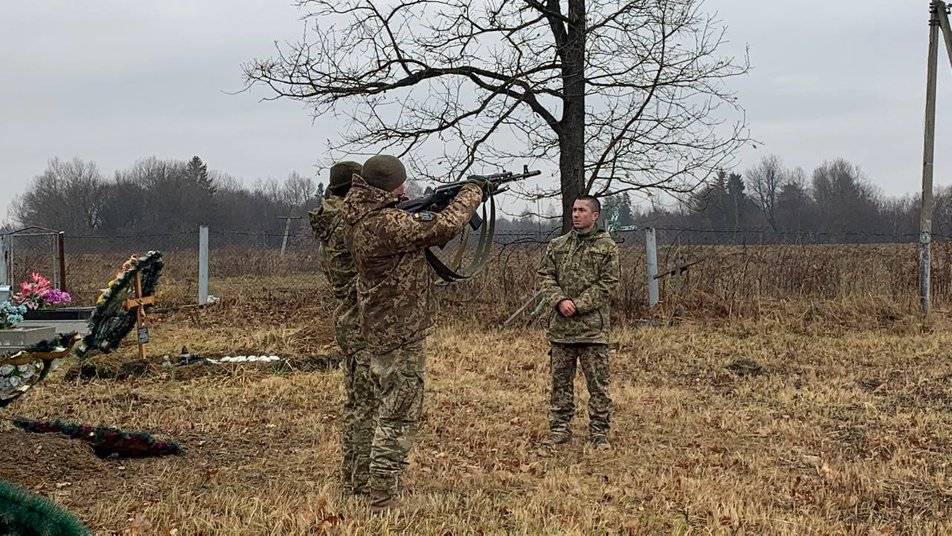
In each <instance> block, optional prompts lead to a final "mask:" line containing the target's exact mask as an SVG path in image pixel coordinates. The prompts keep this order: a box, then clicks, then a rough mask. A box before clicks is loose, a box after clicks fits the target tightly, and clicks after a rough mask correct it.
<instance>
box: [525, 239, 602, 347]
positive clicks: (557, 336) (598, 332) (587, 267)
mask: <svg viewBox="0 0 952 536" xmlns="http://www.w3.org/2000/svg"><path fill="white" fill-rule="evenodd" d="M538 276H539V290H540V291H541V294H540V297H541V299H542V303H543V304H544V307H546V308H547V309H548V310H549V311H550V314H551V317H550V321H549V330H548V338H549V340H550V341H552V342H556V343H562V344H573V343H589V344H595V343H600V344H607V343H608V328H609V302H610V299H611V295H612V293H613V292H614V291H615V288H616V287H617V285H618V245H617V244H615V241H614V240H612V237H611V236H610V235H609V234H608V232H606V231H604V230H602V229H597V228H596V229H595V230H593V231H592V232H590V233H588V234H584V235H583V234H580V233H578V232H576V231H575V230H572V231H571V232H569V233H567V234H564V235H562V236H560V237H558V238H556V239H554V240H552V241H551V242H549V245H548V247H547V248H546V250H545V257H544V258H543V259H542V265H541V266H540V268H539V274H538ZM565 299H571V300H572V301H573V302H574V303H575V307H576V310H577V312H576V313H575V315H574V316H572V317H568V318H566V317H564V316H562V315H561V314H560V313H559V312H558V310H557V308H556V306H557V305H558V303H559V302H561V301H562V300H565Z"/></svg>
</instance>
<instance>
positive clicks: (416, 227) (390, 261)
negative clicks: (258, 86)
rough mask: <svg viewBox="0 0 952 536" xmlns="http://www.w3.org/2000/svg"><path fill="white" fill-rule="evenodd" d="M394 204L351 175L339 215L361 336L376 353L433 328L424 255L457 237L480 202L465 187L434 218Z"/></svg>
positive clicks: (477, 193) (475, 193) (470, 187)
mask: <svg viewBox="0 0 952 536" xmlns="http://www.w3.org/2000/svg"><path fill="white" fill-rule="evenodd" d="M398 201H399V200H398V199H397V197H396V196H395V195H393V194H391V193H390V192H385V191H383V190H381V189H379V188H374V187H372V186H370V185H368V184H367V183H366V182H365V181H364V180H363V179H362V178H361V177H359V176H356V175H355V176H354V179H353V183H352V184H351V188H350V192H348V194H347V197H346V198H345V199H344V208H343V210H342V216H343V219H344V222H345V223H346V226H345V231H344V234H345V236H346V237H347V242H348V246H349V248H350V251H351V252H352V253H353V255H354V260H355V261H356V265H357V271H358V273H359V274H360V277H359V278H358V297H357V299H358V302H359V306H360V314H361V333H362V336H363V339H364V340H365V341H366V343H367V346H368V348H369V349H370V350H371V351H372V352H374V353H385V352H388V351H390V350H392V349H394V348H398V347H401V346H403V345H404V344H406V343H407V342H411V341H416V340H420V339H422V338H424V337H425V336H426V332H427V330H428V328H429V327H430V325H431V323H432V321H431V318H430V317H431V312H430V298H431V297H430V293H431V290H432V281H433V271H432V270H431V269H430V267H429V265H428V264H427V262H426V258H425V257H424V256H423V250H424V249H426V248H427V247H429V246H436V245H441V244H445V243H446V242H449V241H450V240H451V239H452V238H453V237H454V236H456V235H458V234H459V233H460V232H461V231H462V229H463V226H464V225H466V223H467V222H468V221H469V219H470V218H471V217H472V215H473V212H475V210H476V207H477V206H479V203H480V202H481V201H482V191H481V190H480V188H479V187H478V186H476V185H466V186H464V187H463V188H462V189H461V190H460V192H459V194H458V195H457V196H456V199H454V200H453V201H452V202H451V203H450V204H449V205H448V206H447V207H446V208H445V209H443V210H442V211H440V212H437V213H433V212H423V213H419V214H410V213H408V212H405V211H403V210H399V209H397V208H394V205H395V204H396V203H397V202H398Z"/></svg>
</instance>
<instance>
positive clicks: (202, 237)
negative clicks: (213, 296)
mask: <svg viewBox="0 0 952 536" xmlns="http://www.w3.org/2000/svg"><path fill="white" fill-rule="evenodd" d="M206 303H208V226H207V225H202V226H200V227H199V228H198V304H199V305H205V304H206Z"/></svg>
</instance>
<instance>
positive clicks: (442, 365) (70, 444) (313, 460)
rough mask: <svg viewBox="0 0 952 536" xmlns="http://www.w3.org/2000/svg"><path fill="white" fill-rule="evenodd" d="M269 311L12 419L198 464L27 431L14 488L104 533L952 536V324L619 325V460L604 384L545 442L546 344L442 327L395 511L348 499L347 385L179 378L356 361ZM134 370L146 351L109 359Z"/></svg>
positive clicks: (35, 400)
mask: <svg viewBox="0 0 952 536" xmlns="http://www.w3.org/2000/svg"><path fill="white" fill-rule="evenodd" d="M246 305H247V304H243V305H242V306H241V310H240V311H239V310H238V309H237V307H238V306H237V305H236V306H235V308H230V307H231V306H229V305H228V304H222V305H220V307H219V308H218V309H214V308H213V309H209V310H207V311H199V310H183V311H180V312H177V313H174V314H170V315H165V316H162V315H160V316H159V318H158V320H159V323H158V324H157V325H156V326H155V327H154V329H153V341H155V344H154V345H153V346H152V348H151V353H152V355H153V356H154V363H153V365H154V366H153V368H151V369H150V371H149V372H148V373H147V374H133V375H127V376H125V377H122V378H116V377H103V378H99V379H90V377H89V376H88V375H87V376H81V375H73V376H70V378H71V379H69V380H67V379H66V376H67V373H68V371H58V373H57V374H56V375H55V376H54V377H53V378H51V379H50V380H49V381H47V382H46V383H44V384H42V385H41V386H39V387H37V388H36V389H35V390H34V391H33V392H31V393H30V394H28V395H26V396H25V397H24V398H23V399H22V400H20V401H18V402H16V403H14V404H12V405H11V406H9V407H7V408H5V409H4V417H7V418H12V417H13V416H15V415H23V416H27V417H31V418H50V419H53V418H59V419H64V420H72V421H77V422H84V423H89V424H97V425H110V426H119V427H122V428H126V429H133V430H146V431H149V432H152V433H154V434H156V435H159V436H160V437H163V438H171V439H175V440H177V441H179V442H181V443H183V444H184V446H185V448H186V449H187V450H186V454H185V455H184V456H173V457H166V458H156V459H143V460H115V459H106V460H101V459H99V458H96V457H95V456H94V455H93V454H92V451H91V450H90V449H89V448H88V447H87V446H86V445H85V444H83V443H80V442H77V441H71V440H67V439H61V438H59V437H57V436H49V435H32V434H27V433H25V432H21V431H18V430H15V429H13V428H12V426H11V425H9V424H3V425H2V426H0V441H2V444H3V448H2V449H0V452H2V454H0V456H2V460H0V478H3V479H5V480H9V481H12V482H15V483H17V484H19V485H21V486H24V487H26V488H28V489H31V490H34V491H36V492H38V493H40V494H42V495H44V496H46V497H49V498H51V499H52V500H54V501H56V502H57V503H59V504H61V505H63V506H64V507H66V508H67V509H69V510H70V511H71V512H73V513H74V514H75V515H76V516H77V517H79V518H80V519H81V520H82V521H84V522H85V523H87V524H88V525H89V526H90V527H91V528H93V529H94V530H95V532H96V533H97V534H142V535H145V534H177V535H185V534H274V535H278V534H281V535H284V534H317V533H324V532H326V533H333V534H337V533H340V534H357V533H361V534H377V533H383V534H387V533H414V534H441V535H442V534H499V533H515V534H659V533H664V534H668V533H673V534H693V533H718V534H720V533H723V534H767V533H770V534H864V535H865V534H868V535H873V534H877V535H879V534H949V533H952V447H950V445H952V358H950V350H949V348H952V334H950V333H952V332H950V330H949V329H948V328H949V327H952V326H950V325H949V324H948V323H947V322H945V321H944V320H943V319H941V318H940V319H939V320H938V321H936V322H933V323H931V324H929V325H928V326H926V327H923V326H921V325H919V324H918V322H915V321H912V320H910V319H908V318H890V319H887V320H882V319H880V320H876V321H874V322H871V323H870V324H871V325H872V327H863V326H862V325H860V324H856V325H842V324H837V323H836V322H835V321H832V320H835V318H832V317H823V315H822V314H821V313H822V312H821V313H818V312H817V311H816V310H813V309H811V310H810V311H809V313H808V314H803V315H801V316H799V317H797V318H790V317H789V315H774V316H771V315H761V317H760V318H758V319H756V320H723V321H716V322H714V321H701V320H694V321H691V320H686V321H683V322H680V323H678V324H676V325H670V326H658V327H642V328H635V327H625V328H621V329H618V330H616V332H615V333H614V334H613V340H614V343H613V350H614V351H613V354H612V359H613V374H614V384H613V386H612V392H613V397H614V400H615V403H616V414H615V420H614V431H613V438H612V439H613V443H614V449H613V450H612V451H610V452H608V453H601V452H593V451H590V450H589V449H588V447H587V446H586V443H585V441H584V425H585V421H586V418H585V411H584V402H585V399H586V396H585V395H584V386H583V384H582V382H581V381H579V382H578V383H577V386H576V389H577V390H578V392H581V393H582V394H581V395H580V396H579V398H580V400H579V416H578V418H577V419H576V436H575V439H574V440H573V442H572V443H571V444H569V445H567V446H566V447H564V448H562V449H559V450H557V451H556V452H553V453H548V452H545V451H543V450H540V449H539V448H538V443H539V441H540V440H541V439H542V438H543V437H544V434H545V432H546V413H545V412H546V397H547V389H548V362H547V357H546V344H545V342H544V339H543V336H542V333H541V331H539V330H537V329H516V330H506V331H499V330H493V329H472V328H470V327H454V326H451V325H447V326H443V327H440V328H439V329H437V330H436V332H435V333H434V336H433V337H432V338H431V341H430V344H429V346H428V350H427V352H428V370H427V374H428V378H427V381H428V383H427V392H426V401H425V406H426V409H425V417H424V420H423V423H422V428H421V435H420V440H419V443H418V446H417V448H416V450H415V452H414V454H413V457H412V465H411V468H410V469H409V471H408V472H407V475H406V482H405V484H406V494H405V496H404V500H403V504H404V507H403V508H402V509H401V510H399V511H397V512H394V513H391V514H389V515H385V516H372V515H370V514H369V512H368V510H367V507H366V505H365V504H364V503H362V502H360V501H356V500H352V499H348V498H344V497H341V496H340V495H339V493H338V489H337V484H336V474H337V464H338V459H339V455H340V449H339V444H338V434H339V416H338V411H339V406H340V401H341V398H342V388H341V377H342V376H341V374H340V372H338V371H336V370H333V369H332V370H330V371H321V370H309V369H307V368H306V367H296V366H288V367H277V368H276V367H263V366H240V365H235V366H230V367H226V368H223V369H221V370H216V371H215V372H214V373H208V374H204V373H196V372H194V371H193V372H189V373H181V371H180V370H178V369H174V368H173V369H169V368H167V367H162V366H161V364H160V363H161V360H162V359H161V356H162V355H163V354H166V353H168V354H172V355H175V354H177V353H178V352H180V351H181V348H182V346H187V347H188V349H189V350H190V351H191V352H193V353H203V352H204V353H207V354H212V353H218V354H219V355H220V354H222V353H232V354H234V353H242V352H244V353H255V354H263V353H269V354H271V353H274V354H277V355H281V356H295V359H297V360H298V361H295V362H299V360H301V359H304V358H306V357H307V356H311V355H323V354H327V353H329V352H331V351H332V350H333V348H332V347H331V345H330V341H331V329H330V325H329V318H327V315H326V314H325V315H323V316H321V315H317V314H310V313H309V312H307V311H305V312H304V313H303V314H298V315H278V316H274V315H270V316H269V315H268V314H266V312H265V310H266V309H268V307H267V305H266V304H265V305H262V306H261V308H262V311H258V310H257V309H255V308H254V307H252V308H251V310H248V309H246V308H245V306H246ZM255 319H260V321H256V320H255ZM302 319H303V320H302ZM236 328H237V329H236ZM252 328H253V329H252ZM131 359H134V352H133V351H132V348H126V349H124V350H123V351H121V352H120V353H118V354H116V355H112V356H105V357H103V358H97V360H96V361H95V363H99V364H100V366H102V367H107V366H113V367H114V366H115V365H116V363H121V362H123V361H128V360H131Z"/></svg>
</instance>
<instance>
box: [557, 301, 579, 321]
mask: <svg viewBox="0 0 952 536" xmlns="http://www.w3.org/2000/svg"><path fill="white" fill-rule="evenodd" d="M558 308H559V314H561V315H562V316H564V317H570V316H573V315H575V302H573V301H572V300H562V301H560V302H559V305H558Z"/></svg>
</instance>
